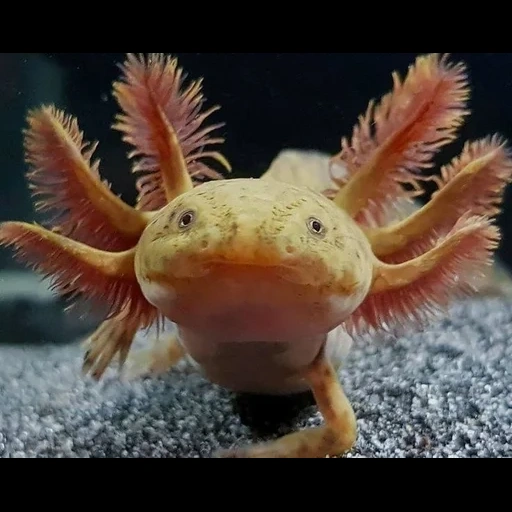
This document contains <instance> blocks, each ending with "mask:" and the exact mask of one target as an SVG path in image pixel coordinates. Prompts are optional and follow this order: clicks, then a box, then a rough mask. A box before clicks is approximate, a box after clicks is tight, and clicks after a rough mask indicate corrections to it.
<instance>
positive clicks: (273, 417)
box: [232, 391, 316, 438]
mask: <svg viewBox="0 0 512 512" xmlns="http://www.w3.org/2000/svg"><path fill="white" fill-rule="evenodd" d="M232 401H233V405H234V412H235V414H238V416H239V417H240V421H241V422H242V424H244V425H246V426H247V427H249V428H250V429H251V432H253V434H254V435H255V436H257V437H258V438H267V437H272V436H275V435H276V433H278V432H279V433H281V432H282V431H283V430H286V431H288V430H292V429H293V428H294V427H295V426H296V425H297V424H298V423H299V422H304V421H306V420H307V419H308V418H310V417H311V416H312V415H313V414H314V413H315V405H316V404H315V399H314V397H313V393H311V392H310V391H306V392H304V393H299V394H294V395H285V396H268V395H256V394H234V395H233V396H232Z"/></svg>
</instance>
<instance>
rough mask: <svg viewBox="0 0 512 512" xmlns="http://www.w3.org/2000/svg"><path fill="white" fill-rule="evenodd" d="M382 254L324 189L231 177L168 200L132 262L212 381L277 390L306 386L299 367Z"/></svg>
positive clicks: (349, 308)
mask: <svg viewBox="0 0 512 512" xmlns="http://www.w3.org/2000/svg"><path fill="white" fill-rule="evenodd" d="M186 215H188V216H189V218H188V219H187V220H188V221H190V223H189V224H188V225H186V226H184V225H182V220H183V218H184V216H186ZM313 223H318V225H313ZM314 228H318V229H317V230H316V231H317V232H316V231H315V229H314ZM374 261H375V259H374V257H373V254H372V252H371V248H370V245H369V243H368V241H367V239H366V237H365V236H364V234H363V233H362V231H361V230H360V228H359V227H358V226H357V225H356V224H355V222H354V221H352V219H350V218H349V217H348V215H347V214H346V213H345V212H343V211H342V210H341V209H340V208H338V207H337V206H336V205H335V204H334V203H333V202H332V201H330V200H328V199H326V198H325V197H323V196H322V195H320V194H316V193H314V192H312V191H309V190H307V189H305V188H298V187H294V186H292V185H289V184H285V183H280V182H277V181H276V182H274V181H270V180H269V181H263V180H252V179H238V180H237V179H233V180H226V181H218V182H209V183H207V184H203V185H201V186H200V187H197V188H195V189H194V190H193V191H190V192H187V193H185V194H183V195H182V196H180V197H179V198H177V199H176V200H174V201H173V202H171V203H170V204H169V205H168V206H166V207H165V208H164V209H163V210H162V211H161V212H160V213H159V214H158V216H157V218H156V219H155V220H154V221H153V222H152V223H151V224H150V225H149V226H148V227H147V228H146V230H145V231H144V233H143V235H142V237H141V240H140V242H139V245H138V249H137V255H136V271H137V278H138V280H139V282H140V283H141V286H142V289H143V291H144V293H145V295H146V297H147V298H148V300H149V301H150V302H152V303H153V304H154V305H155V306H157V307H158V308H159V310H160V311H162V312H163V313H164V314H165V315H166V316H167V318H169V319H170V320H172V321H174V322H176V323H177V324H178V326H179V337H180V341H181V343H182V345H183V346H184V347H185V349H186V351H187V353H188V354H189V355H190V356H191V357H192V358H193V359H194V360H195V361H196V362H197V363H198V364H199V365H200V366H201V367H202V368H203V369H204V371H205V374H206V375H207V376H208V378H209V379H210V380H211V381H212V382H214V383H216V384H220V385H222V386H224V387H227V388H228V389H231V390H235V391H239V392H265V393H279V394H281V393H289V392H293V391H295V390H297V389H300V390H302V389H306V388H307V385H305V384H304V382H303V378H302V375H300V373H301V371H302V370H303V369H304V368H306V367H308V366H309V365H310V364H311V363H312V361H313V360H314V359H315V357H316V356H317V354H318V353H319V351H320V349H321V347H322V345H323V344H324V343H325V341H326V339H327V336H328V334H329V332H331V331H333V330H334V329H336V328H338V326H339V325H340V324H341V323H342V322H343V320H345V319H346V318H347V317H348V316H349V315H350V314H351V313H352V312H353V311H354V310H355V309H356V308H357V306H359V304H360V303H361V302H362V301H363V299H364V298H365V296H366V294H367V292H368V290H369V287H370V285H371V281H372V276H373V264H374ZM338 330H339V329H338ZM341 337H343V333H341ZM338 338H340V336H339V335H334V336H331V344H332V343H338V341H337V340H338ZM330 351H331V352H332V350H330ZM334 351H336V350H335V349H334Z"/></svg>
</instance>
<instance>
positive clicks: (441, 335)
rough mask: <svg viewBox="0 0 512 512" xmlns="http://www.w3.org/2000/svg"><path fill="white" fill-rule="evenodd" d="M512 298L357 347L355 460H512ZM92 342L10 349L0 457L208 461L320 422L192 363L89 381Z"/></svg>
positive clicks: (349, 385) (350, 389) (3, 378)
mask: <svg viewBox="0 0 512 512" xmlns="http://www.w3.org/2000/svg"><path fill="white" fill-rule="evenodd" d="M511 335H512V304H511V303H510V302H506V301H503V300H500V299H490V300H480V301H475V302H467V303H464V304H459V305H456V306H455V307H454V308H453V310H452V312H451V314H450V316H449V318H448V319H447V320H445V321H443V322H441V323H440V324H437V325H434V326H432V327H431V328H430V329H429V330H428V331H427V332H423V333H415V334H412V335H410V336H409V337H408V339H405V338H401V339H398V340H392V339H387V340H385V341H384V342H383V343H381V344H379V345H378V346H377V345H365V344H363V345H361V346H358V347H356V348H355V349H354V350H353V352H352V355H351V357H350V360H349V361H348V363H347V365H346V367H345V368H344V370H343V371H342V373H341V377H342V380H343V382H344V385H345V389H346V392H347V394H348V396H349V397H350V399H351V401H352V403H353V405H354V409H355V410H356V413H357V416H358V418H359V420H358V422H359V430H360V433H359V440H358V443H357V447H356V449H355V450H354V452H353V454H351V455H350V456H349V457H509V456H512V345H511V343H510V339H511ZM81 354H82V351H81V348H80V347H79V346H78V345H76V344H73V345H71V346H58V347H37V346H36V347H32V348H20V347H14V346H3V347H1V348H0V456H2V457H137V456H144V457H208V456H210V455H211V453H212V450H215V449H217V448H219V447H224V448H225V447H229V446H230V445H232V444H241V443H245V442H248V441H251V440H255V439H262V438H264V439H267V438H269V437H275V436H276V435H277V434H282V433H285V432H288V431H289V430H290V429H291V428H300V427H304V426H306V425H314V424H317V423H318V422H319V420H320V418H319V417H318V414H317V412H316V409H315V408H314V407H313V406H311V403H310V401H309V397H302V398H301V399H300V400H299V399H294V400H283V399H281V400H277V399H274V400H266V399H263V398H261V399H254V398H253V399H248V398H246V397H242V398H237V399H235V397H234V396H233V395H232V394H231V393H229V392H226V391H224V390H222V389H219V388H217V387H216V386H212V385H210V384H209V383H208V382H206V381H204V380H203V379H202V378H201V377H200V376H199V375H197V374H196V373H194V372H193V371H192V370H191V369H190V368H188V367H186V366H183V367H181V368H178V369H177V370H175V371H174V372H171V373H170V374H169V375H166V376H165V377H162V378H159V379H155V380H146V381H139V382H134V383H130V384H126V383H121V382H119V381H117V380H116V378H115V372H114V371H113V370H112V371H111V373H109V374H108V378H107V380H106V381H105V382H104V384H102V385H96V384H93V383H91V382H88V381H84V380H82V378H81V376H80V372H79V367H80V358H81Z"/></svg>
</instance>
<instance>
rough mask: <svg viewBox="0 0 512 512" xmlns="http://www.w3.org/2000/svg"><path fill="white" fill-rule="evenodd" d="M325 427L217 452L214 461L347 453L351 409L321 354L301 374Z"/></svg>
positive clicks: (353, 430)
mask: <svg viewBox="0 0 512 512" xmlns="http://www.w3.org/2000/svg"><path fill="white" fill-rule="evenodd" d="M305 378H306V379H307V380H308V382H309V385H310V386H311V390H312V391H313V394H314V396H315V400H316V403H317V406H318V408H319V410H320V412H321V414H322V416H323V418H324V421H325V424H324V425H322V426H320V427H314V428H307V429H305V430H301V431H299V432H294V433H291V434H288V435H285V436H283V437H280V438H278V439H276V440H274V441H270V442H268V443H260V444H254V445H249V446H242V447H240V448H232V449H227V450H219V451H217V452H216V453H214V457H216V458H236V459H239V458H251V459H255V458H327V457H336V456H341V455H344V454H346V453H347V452H349V451H350V450H351V449H352V448H353V446H354V445H355V443H356V440H357V425H356V416H355V413H354V410H353V408H352V406H351V404H350V402H349V400H348V398H347V397H346V395H345V393H344V391H343V388H342V386H341V384H340V382H339V380H338V376H337V374H336V371H335V370H334V368H333V366H332V365H331V363H330V362H329V361H328V359H327V358H326V357H325V355H324V353H323V352H322V353H321V354H320V355H319V356H318V358H317V359H316V361H315V362H314V363H313V365H312V366H311V367H310V368H308V370H307V371H306V372H305Z"/></svg>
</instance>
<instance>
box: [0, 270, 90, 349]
mask: <svg viewBox="0 0 512 512" xmlns="http://www.w3.org/2000/svg"><path fill="white" fill-rule="evenodd" d="M65 306H66V304H65V301H64V300H63V299H62V298H59V297H58V296H57V295H55V294H54V293H53V292H52V291H51V290H50V289H49V288H48V285H47V283H46V282H44V281H42V280H41V278H40V277H39V276H38V275H36V274H34V273H32V272H24V271H3V272H0V344H21V343H23V344H45V343H52V344H62V343H70V342H73V341H75V340H76V339H77V338H78V337H82V336H84V335H85V334H87V333H88V332H90V331H91V330H93V329H94V328H95V326H96V325H97V324H98V322H99V319H98V318H97V317H96V318H95V317H93V316H92V315H91V316H90V317H84V318H79V317H78V315H77V314H75V313H66V312H65Z"/></svg>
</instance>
